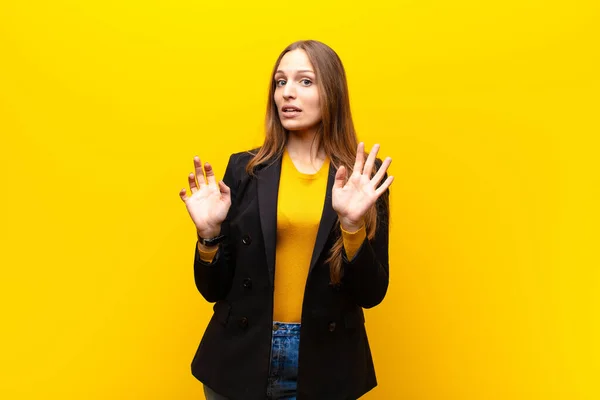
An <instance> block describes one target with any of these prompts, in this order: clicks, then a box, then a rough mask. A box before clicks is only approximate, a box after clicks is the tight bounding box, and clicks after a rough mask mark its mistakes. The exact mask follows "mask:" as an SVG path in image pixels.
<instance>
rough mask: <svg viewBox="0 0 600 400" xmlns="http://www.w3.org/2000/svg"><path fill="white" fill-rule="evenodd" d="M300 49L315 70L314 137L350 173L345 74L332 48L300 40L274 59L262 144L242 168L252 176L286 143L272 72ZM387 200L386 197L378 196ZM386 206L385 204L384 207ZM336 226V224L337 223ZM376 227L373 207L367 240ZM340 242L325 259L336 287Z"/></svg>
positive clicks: (353, 144) (352, 135)
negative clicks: (318, 117)
mask: <svg viewBox="0 0 600 400" xmlns="http://www.w3.org/2000/svg"><path fill="white" fill-rule="evenodd" d="M296 49H301V50H304V51H305V52H306V54H307V56H308V59H309V60H310V62H311V64H312V65H313V68H314V69H315V76H316V81H317V82H316V83H317V88H318V90H319V98H320V104H321V122H320V123H319V126H318V130H317V135H318V142H319V146H320V147H321V148H322V149H323V150H324V152H325V154H326V155H327V156H328V157H329V159H330V160H331V164H332V165H333V166H334V167H335V168H336V169H339V168H340V167H341V166H342V165H343V166H345V167H346V171H347V173H348V174H351V173H352V170H353V168H354V161H355V160H356V148H357V146H358V140H357V138H356V131H355V130H354V123H353V122H352V114H351V112H350V98H349V95H348V83H347V81H346V72H345V70H344V66H343V65H342V61H341V60H340V58H339V56H338V55H337V54H336V52H335V51H333V49H332V48H330V47H329V46H327V45H326V44H324V43H321V42H319V41H316V40H301V41H297V42H294V43H292V44H290V45H289V46H287V47H286V48H285V49H284V50H283V51H282V52H281V54H280V55H279V57H278V58H277V61H276V62H275V66H274V67H273V72H272V73H271V81H270V83H269V98H268V102H267V115H266V118H265V134H266V136H265V141H264V143H263V145H262V146H261V147H260V148H259V149H258V151H257V152H256V154H255V155H254V157H253V158H252V159H251V160H250V162H249V163H248V165H247V166H246V171H247V172H248V174H250V175H254V168H255V167H256V166H258V165H259V164H262V163H265V162H269V161H270V162H272V161H274V160H277V158H278V157H281V155H282V154H283V150H284V148H285V144H286V142H287V130H286V129H285V128H284V127H283V125H282V124H281V121H280V119H279V113H278V110H277V105H276V104H275V100H274V94H275V80H274V77H275V73H276V71H277V68H278V66H279V63H280V61H281V59H282V58H283V56H284V55H285V54H286V53H287V52H289V51H292V50H296ZM382 197H384V198H385V197H387V196H382ZM386 206H387V205H386ZM337 224H338V225H339V221H338V222H337ZM376 227H377V210H376V205H373V207H371V209H369V211H367V214H366V215H365V228H366V232H367V237H368V238H369V239H372V238H373V237H374V236H375V230H376ZM343 246H344V243H343V240H342V237H341V235H340V236H339V237H338V238H337V240H336V242H335V243H334V245H333V247H332V248H331V251H330V253H329V257H328V259H327V260H326V262H327V263H329V276H330V279H331V283H333V284H338V283H340V281H341V275H342V271H341V269H342V249H343Z"/></svg>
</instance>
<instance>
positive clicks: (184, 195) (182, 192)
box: [179, 188, 188, 203]
mask: <svg viewBox="0 0 600 400" xmlns="http://www.w3.org/2000/svg"><path fill="white" fill-rule="evenodd" d="M179 197H181V200H183V202H184V203H185V201H186V200H187V199H188V197H187V192H186V190H185V188H183V189H181V190H180V191H179Z"/></svg>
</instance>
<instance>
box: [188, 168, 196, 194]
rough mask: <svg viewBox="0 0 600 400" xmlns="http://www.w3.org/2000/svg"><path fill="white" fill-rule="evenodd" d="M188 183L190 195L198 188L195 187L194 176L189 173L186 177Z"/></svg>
mask: <svg viewBox="0 0 600 400" xmlns="http://www.w3.org/2000/svg"><path fill="white" fill-rule="evenodd" d="M188 182H189V183H190V191H191V192H192V194H194V193H196V192H197V191H198V186H197V185H196V175H194V173H193V172H190V174H189V175H188Z"/></svg>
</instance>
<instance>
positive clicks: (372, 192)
mask: <svg viewBox="0 0 600 400" xmlns="http://www.w3.org/2000/svg"><path fill="white" fill-rule="evenodd" d="M378 151H379V145H378V144H376V145H374V146H373V148H372V149H371V152H370V153H369V156H368V157H367V161H366V162H365V155H364V154H365V145H364V143H362V142H361V143H359V144H358V148H357V150H356V160H355V162H354V170H353V171H352V174H351V175H350V177H349V178H348V179H347V181H346V178H347V175H348V174H347V171H346V168H345V167H344V166H341V167H340V168H339V169H338V170H337V173H336V174H335V183H334V184H333V188H332V192H331V196H332V207H333V209H334V210H335V212H337V214H338V217H339V219H340V224H341V225H342V228H343V229H344V230H347V231H350V232H352V231H356V230H358V229H359V228H360V227H361V226H362V225H363V223H364V215H365V214H366V212H367V210H368V209H369V208H371V206H372V205H373V204H374V203H375V201H377V199H378V198H379V196H381V195H382V194H383V193H384V192H385V191H386V190H387V188H388V187H389V186H390V185H391V184H392V181H393V180H394V177H393V176H388V178H387V179H386V180H385V181H384V182H383V183H382V184H381V186H379V187H378V185H379V183H380V182H381V180H382V179H383V176H384V175H385V172H386V170H387V169H388V167H389V166H390V164H391V162H392V159H391V158H390V157H387V158H386V159H385V160H384V161H383V163H382V164H381V166H380V167H379V169H378V170H377V173H376V174H375V175H374V176H373V178H371V174H372V172H373V165H374V164H375V159H376V158H377V152H378Z"/></svg>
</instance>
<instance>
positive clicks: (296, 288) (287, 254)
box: [200, 151, 366, 322]
mask: <svg viewBox="0 0 600 400" xmlns="http://www.w3.org/2000/svg"><path fill="white" fill-rule="evenodd" d="M328 173H329V159H328V158H327V159H326V160H325V162H324V163H323V165H322V167H321V169H320V170H319V171H318V172H316V173H315V174H305V173H302V172H300V171H298V170H297V169H296V167H295V165H294V164H293V162H292V159H291V158H290V156H289V154H288V152H287V151H285V152H284V153H283V159H282V162H281V177H280V180H279V193H278V200H277V243H276V250H275V293H274V295H273V320H274V321H281V322H300V319H301V315H302V301H303V298H304V287H305V285H306V278H307V275H308V269H309V267H310V259H311V257H312V252H313V248H314V246H315V240H316V238H317V231H318V229H319V222H320V220H321V214H322V213H323V201H324V199H325V193H326V190H327V178H328ZM342 237H343V240H344V250H345V251H346V255H347V256H348V258H349V259H352V257H353V256H354V254H355V253H356V251H357V250H358V248H359V247H360V245H361V244H362V242H363V240H364V239H365V237H366V231H365V228H364V226H363V227H362V228H360V229H359V230H358V231H356V232H347V231H345V230H342ZM215 254H216V248H215V250H214V251H210V252H204V251H202V250H200V258H201V259H202V260H203V261H206V262H210V261H212V259H213V257H214V255H215Z"/></svg>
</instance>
